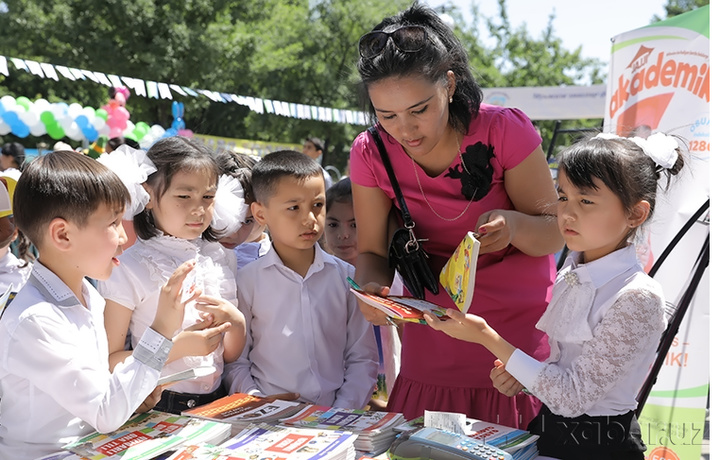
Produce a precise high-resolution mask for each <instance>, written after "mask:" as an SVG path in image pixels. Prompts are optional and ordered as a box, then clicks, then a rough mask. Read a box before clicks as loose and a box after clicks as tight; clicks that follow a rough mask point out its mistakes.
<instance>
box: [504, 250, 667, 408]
mask: <svg viewBox="0 0 720 460" xmlns="http://www.w3.org/2000/svg"><path fill="white" fill-rule="evenodd" d="M579 260H580V254H579V253H574V252H573V253H571V254H570V256H569V257H568V259H567V260H566V261H565V265H564V266H563V268H562V270H561V271H560V272H559V273H558V276H557V280H556V281H555V286H554V287H553V297H552V300H551V302H550V304H549V305H548V308H547V310H546V312H545V314H544V315H543V316H542V317H541V318H540V321H538V326H537V327H538V329H540V330H543V331H545V332H546V333H547V334H548V338H549V341H550V347H551V351H550V357H549V358H548V359H547V360H546V362H545V363H541V362H538V361H536V360H535V359H533V358H531V357H529V356H528V355H526V354H525V353H523V352H522V351H520V350H515V352H514V353H513V354H512V356H511V357H510V359H509V360H508V362H507V364H506V369H507V371H508V372H509V373H510V374H512V375H513V376H514V377H515V378H516V379H517V380H518V381H519V382H520V383H522V384H523V385H525V387H526V388H527V389H528V390H529V391H530V392H531V393H533V394H534V395H535V396H537V397H538V398H539V399H540V400H541V401H542V402H543V403H545V405H547V406H548V408H549V409H550V410H551V411H552V412H553V413H554V414H557V415H561V416H564V417H577V416H579V415H582V414H587V415H590V416H598V415H620V414H624V413H626V412H628V411H631V410H634V409H635V408H636V407H637V402H636V401H635V397H636V396H637V394H638V392H639V391H640V388H641V387H642V384H643V382H644V381H645V378H646V376H647V373H648V371H649V370H650V367H651V365H652V363H653V361H654V359H655V354H656V353H655V352H656V350H657V347H658V343H659V341H660V336H661V335H662V332H663V331H664V330H665V326H666V324H667V322H666V319H665V312H664V306H665V300H664V297H663V293H662V288H661V287H660V285H659V284H658V283H657V282H656V281H655V280H653V279H652V278H650V277H649V276H648V275H647V274H645V273H644V272H643V270H642V267H641V266H640V264H639V263H638V261H637V256H636V253H635V246H634V245H630V246H628V247H626V248H623V249H619V250H617V251H614V252H612V253H610V254H608V255H607V256H605V257H602V258H600V259H597V260H594V261H592V262H589V263H586V264H580V263H578V261H579Z"/></svg>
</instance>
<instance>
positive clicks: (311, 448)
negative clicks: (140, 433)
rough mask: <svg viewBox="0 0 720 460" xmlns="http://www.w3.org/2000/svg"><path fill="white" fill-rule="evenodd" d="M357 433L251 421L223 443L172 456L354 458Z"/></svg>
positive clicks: (201, 459) (197, 459) (212, 459)
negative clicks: (256, 423) (253, 423)
mask: <svg viewBox="0 0 720 460" xmlns="http://www.w3.org/2000/svg"><path fill="white" fill-rule="evenodd" d="M356 438H357V436H356V435H354V434H352V433H350V432H347V431H331V430H315V429H307V428H292V427H285V426H274V425H268V424H266V423H261V424H258V425H250V426H248V427H246V428H245V429H244V430H242V431H240V432H239V433H238V434H237V435H235V436H234V437H233V438H232V439H230V440H228V441H227V442H225V443H223V444H222V445H220V446H212V445H209V444H204V445H193V446H186V447H185V448H183V449H181V450H178V451H177V452H175V454H174V455H172V456H171V457H169V458H168V460H241V459H253V458H257V459H263V460H285V459H293V460H320V459H322V460H354V459H355V448H354V445H353V443H354V441H355V439H356Z"/></svg>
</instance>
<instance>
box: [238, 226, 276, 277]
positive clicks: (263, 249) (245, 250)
mask: <svg viewBox="0 0 720 460" xmlns="http://www.w3.org/2000/svg"><path fill="white" fill-rule="evenodd" d="M271 246H272V242H271V241H270V237H269V236H267V234H264V236H263V239H261V240H260V241H249V242H247V243H242V244H239V245H237V246H235V249H234V251H235V256H236V257H237V269H238V270H240V269H241V268H243V267H244V266H245V265H247V264H249V263H250V262H252V261H254V260H257V259H259V258H260V257H262V256H264V255H265V254H267V253H268V251H269V250H270V247H271Z"/></svg>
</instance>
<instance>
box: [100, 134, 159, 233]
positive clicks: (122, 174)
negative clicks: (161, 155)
mask: <svg viewBox="0 0 720 460" xmlns="http://www.w3.org/2000/svg"><path fill="white" fill-rule="evenodd" d="M98 161H99V162H100V163H102V164H104V165H105V166H107V167H108V168H109V169H110V170H112V171H113V172H114V173H115V174H117V175H118V177H119V178H120V180H121V181H122V183H123V184H124V185H125V188H126V189H127V190H128V192H129V193H130V203H129V204H128V206H127V208H125V214H124V215H123V219H125V220H132V218H133V217H134V216H136V215H137V214H140V213H141V212H142V210H143V209H145V206H147V204H148V202H149V201H150V195H149V194H148V192H147V191H145V188H143V186H142V184H143V183H144V182H145V181H147V178H148V176H149V175H150V174H152V173H154V172H155V171H157V168H156V167H155V165H154V164H153V162H152V161H151V160H150V159H149V158H148V157H147V154H146V153H145V151H144V150H136V149H134V148H132V147H130V146H128V145H125V144H123V145H121V146H120V147H118V148H117V149H115V150H113V151H112V152H110V153H103V154H102V155H100V158H98Z"/></svg>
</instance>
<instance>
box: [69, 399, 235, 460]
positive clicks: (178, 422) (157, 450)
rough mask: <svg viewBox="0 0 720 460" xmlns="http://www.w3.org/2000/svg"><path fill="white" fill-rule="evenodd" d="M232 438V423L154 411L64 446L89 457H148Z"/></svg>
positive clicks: (139, 459)
mask: <svg viewBox="0 0 720 460" xmlns="http://www.w3.org/2000/svg"><path fill="white" fill-rule="evenodd" d="M228 437H230V425H229V424H227V423H219V422H212V421H209V420H201V419H197V418H192V417H185V416H182V415H174V414H168V413H165V412H157V411H151V412H147V413H144V414H139V415H137V416H135V417H133V418H131V419H130V420H129V421H128V422H126V423H125V424H124V425H123V426H121V427H120V428H119V429H117V430H115V431H113V432H110V433H105V434H103V433H94V434H91V435H88V436H85V437H83V438H81V439H79V440H77V441H75V442H73V443H70V444H67V445H65V446H63V449H65V450H69V451H70V452H72V453H74V454H76V455H78V456H80V457H83V458H86V459H89V460H103V459H111V460H118V459H122V460H146V459H152V458H154V457H157V456H158V455H160V454H163V453H165V452H168V451H171V450H175V449H177V448H179V447H180V446H182V445H185V444H189V443H201V442H207V443H209V444H217V443H220V442H222V441H224V440H226V439H227V438H228Z"/></svg>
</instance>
